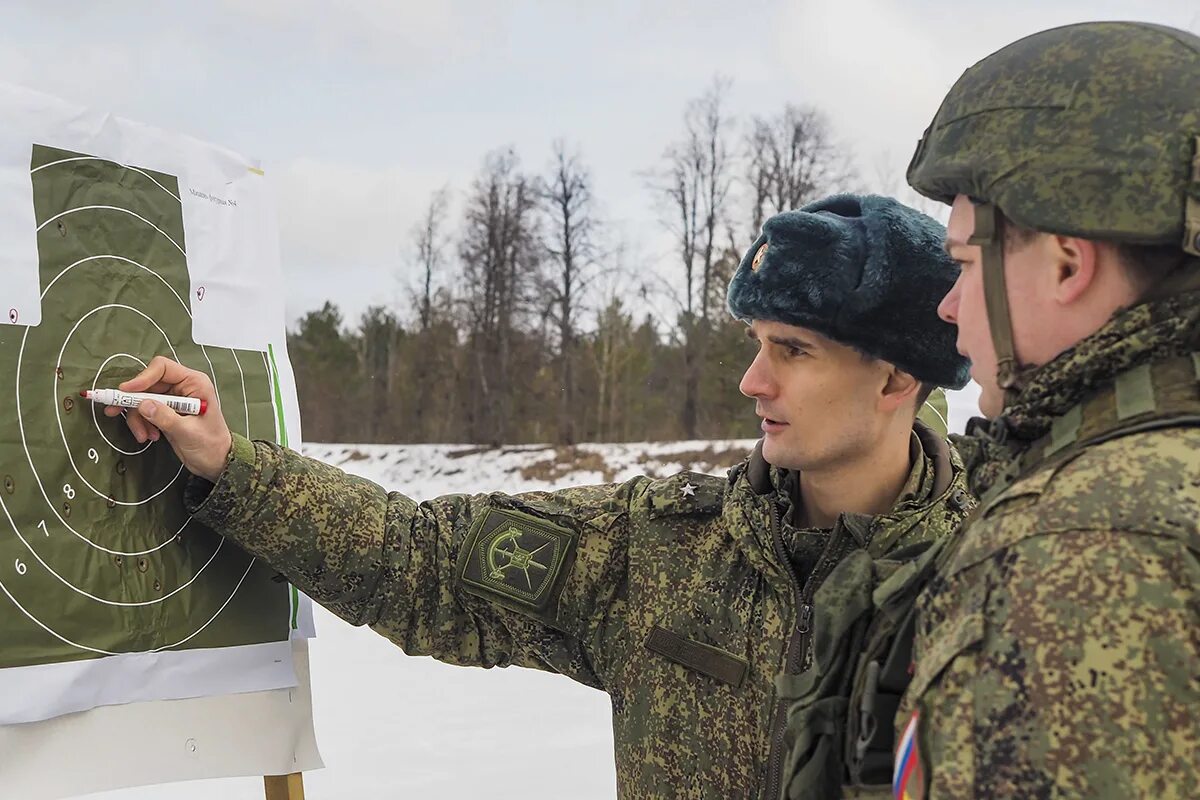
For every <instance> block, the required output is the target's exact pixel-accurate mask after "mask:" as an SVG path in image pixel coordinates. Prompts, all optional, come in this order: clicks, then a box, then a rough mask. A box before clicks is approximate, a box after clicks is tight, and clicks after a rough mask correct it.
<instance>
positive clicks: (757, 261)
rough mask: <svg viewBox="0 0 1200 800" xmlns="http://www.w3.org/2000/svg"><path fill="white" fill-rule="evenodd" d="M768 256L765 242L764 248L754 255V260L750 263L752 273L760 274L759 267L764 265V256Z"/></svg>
mask: <svg viewBox="0 0 1200 800" xmlns="http://www.w3.org/2000/svg"><path fill="white" fill-rule="evenodd" d="M766 254H767V243H766V242H763V244H762V247H760V248H758V252H757V253H755V254H754V260H753V261H751V262H750V271H751V272H758V267H759V265H760V264H762V260H763V256H765V255H766Z"/></svg>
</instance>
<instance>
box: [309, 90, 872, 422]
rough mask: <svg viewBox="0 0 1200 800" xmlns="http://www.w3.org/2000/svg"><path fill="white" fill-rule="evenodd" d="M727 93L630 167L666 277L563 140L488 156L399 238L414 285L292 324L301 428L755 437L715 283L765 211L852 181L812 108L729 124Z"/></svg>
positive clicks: (722, 282) (687, 116)
mask: <svg viewBox="0 0 1200 800" xmlns="http://www.w3.org/2000/svg"><path fill="white" fill-rule="evenodd" d="M729 90H730V87H729V84H728V83H727V82H726V81H723V80H721V79H716V80H714V81H713V83H712V84H711V86H710V87H709V88H708V89H707V90H706V91H705V92H704V93H703V94H702V95H701V96H699V97H697V98H694V99H692V100H690V101H689V102H688V103H687V104H686V106H685V110H684V113H683V118H682V130H681V132H680V135H679V136H678V138H676V139H675V140H674V141H672V142H670V143H669V144H668V145H667V146H666V147H665V148H664V150H663V155H662V157H661V159H660V160H659V162H658V163H657V164H654V165H652V166H650V167H649V168H648V169H646V170H645V171H644V172H643V173H642V174H643V177H644V183H645V186H646V189H647V191H649V192H651V193H652V194H653V196H654V198H655V206H656V208H657V209H658V211H659V217H660V220H659V221H660V223H661V225H662V230H663V232H664V233H665V234H667V235H669V238H670V242H671V249H672V258H671V261H670V263H669V264H668V266H667V268H666V270H665V271H663V270H660V271H659V273H660V274H662V275H663V276H664V277H663V278H662V279H659V280H655V279H653V278H650V277H648V276H650V275H653V274H655V271H654V270H649V269H645V268H642V269H637V268H630V267H629V265H627V264H626V263H625V261H626V260H627V256H626V255H625V254H624V253H623V251H622V248H621V247H620V245H619V244H617V243H614V241H613V238H614V237H613V236H611V235H610V231H609V230H608V229H607V228H606V226H605V224H604V220H603V219H601V217H600V215H599V213H598V211H597V202H596V198H595V196H594V194H593V185H594V182H593V176H592V173H591V172H590V170H589V169H588V167H587V164H586V162H585V161H584V159H583V156H582V155H581V154H580V153H579V152H577V151H575V150H573V149H572V148H570V147H569V146H568V145H567V144H566V143H564V142H563V141H557V142H555V143H554V145H553V149H552V157H551V159H550V163H549V165H548V166H547V167H546V168H545V169H543V170H542V171H540V172H536V171H532V172H531V171H527V170H526V169H525V168H524V166H523V165H522V163H521V161H520V159H519V157H518V155H517V153H516V152H515V150H514V149H513V148H511V147H509V148H501V149H498V150H495V151H493V152H491V153H489V154H488V155H487V156H486V157H485V159H484V161H483V165H482V168H481V169H480V171H479V173H478V174H477V175H476V177H475V178H474V180H473V181H472V183H471V185H470V186H469V187H467V188H466V189H465V192H464V194H463V196H462V204H461V205H462V211H461V214H460V215H458V216H457V217H456V218H455V219H451V218H450V216H449V213H448V212H449V207H450V190H449V188H443V189H441V190H439V191H438V192H436V193H434V195H433V196H432V197H431V198H430V201H429V204H428V206H427V208H426V210H425V213H424V215H423V217H422V219H421V221H420V222H419V223H418V224H417V225H416V226H415V227H414V229H413V231H412V234H411V252H412V258H413V260H414V261H415V264H416V266H417V267H418V268H419V279H418V280H417V281H416V283H415V285H414V286H413V287H412V288H411V290H410V292H409V296H408V298H407V300H406V301H405V303H403V304H402V307H388V306H386V305H378V306H372V307H370V308H368V310H367V311H366V312H365V313H364V314H363V315H362V317H361V318H360V319H359V320H358V321H357V323H356V324H353V325H351V324H349V323H348V322H347V320H345V319H343V317H342V315H341V313H340V312H339V310H338V309H337V307H336V306H335V305H334V304H332V303H328V302H327V303H326V304H325V306H324V307H323V308H322V309H320V310H318V311H311V312H309V313H307V314H306V315H305V316H304V317H302V318H301V319H300V320H299V322H298V323H297V324H296V325H295V326H294V329H293V330H291V331H289V333H288V349H289V354H290V357H291V361H292V364H293V367H294V370H295V374H296V382H297V388H298V391H299V396H300V411H301V417H302V420H303V426H304V438H305V439H306V440H308V441H329V442H336V441H342V442H351V441H352V442H403V443H411V442H474V443H480V444H488V445H498V444H503V443H531V442H552V443H557V444H573V443H576V442H580V441H613V442H616V441H643V440H675V439H713V438H742V437H753V436H755V435H757V422H758V421H757V419H756V418H755V417H754V416H753V414H752V413H751V405H750V402H749V401H748V400H747V399H746V398H744V397H742V396H741V395H740V394H739V392H738V390H737V383H738V379H739V378H740V376H741V374H742V372H743V370H744V369H745V367H746V365H747V364H748V363H749V359H750V357H751V353H752V350H751V349H750V345H748V343H747V341H746V338H745V334H744V326H743V325H742V324H741V323H739V322H737V321H735V320H732V319H731V318H730V317H729V315H728V312H727V311H726V310H725V303H724V295H725V287H726V285H727V283H728V281H729V278H730V276H731V275H732V274H733V271H734V269H736V267H737V265H738V262H739V260H740V258H741V255H742V253H743V252H744V250H745V249H746V248H748V247H749V246H750V244H751V243H752V242H753V240H754V239H755V238H756V237H757V235H758V232H759V229H760V227H761V225H762V222H763V221H764V220H765V219H766V218H768V217H770V216H771V215H773V214H776V213H778V212H780V211H784V210H788V209H793V208H797V207H800V206H802V205H804V204H805V203H808V202H810V201H812V200H815V199H818V198H820V197H822V196H824V195H826V194H829V193H831V192H833V191H844V190H847V189H853V188H854V186H855V184H856V182H857V180H858V178H857V173H856V170H855V168H854V166H853V162H852V159H851V157H850V155H849V153H848V152H847V150H846V148H845V147H844V146H842V145H840V144H839V143H838V142H837V141H836V140H835V138H834V136H833V133H832V129H831V125H830V123H829V120H828V119H827V117H826V116H825V115H824V114H823V113H822V112H821V111H820V110H819V109H816V108H813V107H809V106H802V105H790V104H789V105H786V106H785V107H784V108H783V109H782V110H780V111H779V112H778V113H777V114H775V115H768V116H750V117H749V118H748V119H737V118H735V117H734V116H733V115H732V114H731V113H729V111H728V97H729ZM651 308H658V309H662V308H666V309H669V311H667V312H663V311H653V310H647V309H651ZM348 409H354V411H353V412H349V411H348Z"/></svg>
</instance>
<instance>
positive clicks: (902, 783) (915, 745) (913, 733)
mask: <svg viewBox="0 0 1200 800" xmlns="http://www.w3.org/2000/svg"><path fill="white" fill-rule="evenodd" d="M920 719H921V712H920V711H914V712H913V714H912V717H911V718H910V719H909V720H908V726H907V727H905V729H904V735H903V736H901V737H900V744H899V746H898V747H897V748H896V768H895V772H893V773H892V796H893V797H894V798H895V800H924V798H925V773H924V771H923V769H922V767H921V745H920V742H919V737H918V736H917V729H918V727H919V721H920Z"/></svg>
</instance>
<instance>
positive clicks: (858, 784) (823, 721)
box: [750, 464, 975, 800]
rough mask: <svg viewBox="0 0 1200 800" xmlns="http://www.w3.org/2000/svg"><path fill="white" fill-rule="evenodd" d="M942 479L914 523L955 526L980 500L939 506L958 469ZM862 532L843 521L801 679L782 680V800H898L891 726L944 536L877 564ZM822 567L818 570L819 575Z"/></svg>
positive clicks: (814, 602)
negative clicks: (917, 609) (923, 594)
mask: <svg viewBox="0 0 1200 800" xmlns="http://www.w3.org/2000/svg"><path fill="white" fill-rule="evenodd" d="M937 474H938V476H939V483H938V485H935V487H934V490H933V497H934V498H935V502H932V503H930V504H929V506H927V508H926V510H925V514H924V515H923V516H922V517H921V519H918V520H915V521H914V524H920V523H921V522H922V521H928V520H926V517H927V516H928V515H930V514H945V515H947V517H949V518H951V520H952V521H951V525H950V527H953V526H954V525H955V524H957V523H959V522H961V520H962V519H964V518H965V517H966V515H967V513H968V512H969V511H970V510H971V509H972V508H974V506H975V502H974V499H973V498H971V497H970V495H969V494H967V493H966V492H965V491H963V490H962V489H958V488H956V489H954V490H953V492H952V493H951V496H949V497H948V498H946V499H945V501H944V502H940V500H941V499H942V496H943V495H945V494H946V493H947V492H948V491H949V490H950V487H951V483H952V482H953V471H952V470H951V469H950V467H949V464H946V465H944V468H943V469H939V470H937ZM750 477H751V480H752V483H753V482H754V479H755V476H753V475H751V476H750ZM760 480H761V479H760ZM864 533H865V532H864V531H863V530H861V529H856V524H855V519H854V518H853V517H852V516H850V515H843V517H842V518H840V519H839V524H838V526H837V527H835V528H834V531H833V533H832V534H831V537H830V541H829V544H828V546H827V548H826V552H825V554H824V555H823V556H822V562H825V563H827V564H833V567H832V570H831V571H829V572H828V574H827V575H826V576H825V577H824V579H823V580H822V581H821V582H820V585H819V587H818V588H817V589H816V591H815V593H814V594H813V595H812V597H811V603H810V604H808V605H807V607H808V608H811V614H812V617H811V621H810V622H809V630H810V637H811V638H810V641H809V645H808V648H807V655H806V657H805V660H804V662H803V663H802V664H801V665H800V667H801V668H800V671H799V672H798V673H795V674H782V675H779V676H778V677H777V678H776V682H775V683H776V692H777V695H778V697H779V698H780V700H781V701H782V702H783V703H784V704H785V706H786V715H787V716H786V726H785V729H784V752H785V755H784V762H783V769H782V782H781V786H780V791H779V797H781V798H783V799H784V800H829V798H838V797H890V796H891V780H892V751H893V749H894V748H893V745H894V738H895V732H894V727H893V719H894V717H895V713H896V708H897V707H898V705H899V702H900V697H901V695H902V694H903V692H904V689H905V687H906V686H907V685H908V681H909V664H910V663H911V660H912V625H913V619H912V608H913V605H914V601H915V599H916V596H917V594H918V593H919V591H920V589H921V588H922V586H923V585H924V583H925V581H926V580H927V577H928V575H929V574H930V573H931V564H932V563H933V559H934V557H935V555H936V554H937V553H938V552H939V551H940V549H941V548H942V546H943V544H944V542H945V541H946V537H943V538H942V539H939V540H936V541H935V542H932V543H929V542H926V543H923V544H920V545H915V546H913V547H911V548H906V549H905V550H902V551H893V552H891V553H889V554H887V556H886V557H881V558H873V557H872V556H871V554H870V552H869V549H868V547H867V545H869V541H865V537H864ZM821 569H822V564H821V563H818V565H817V567H816V568H815V569H814V574H817V573H819V572H820V571H821Z"/></svg>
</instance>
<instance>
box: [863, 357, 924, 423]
mask: <svg viewBox="0 0 1200 800" xmlns="http://www.w3.org/2000/svg"><path fill="white" fill-rule="evenodd" d="M848 346H849V347H850V349H851V350H853V351H854V352H856V353H858V356H859V358H861V359H862V360H863V361H864V362H866V363H868V364H870V363H873V362H875V361H881V360H882V359H880V358H876V357H875V356H873V355H871V354H870V353H868V352H867V351H866V350H863V349H862V348H861V347H855V346H854V345H848ZM936 388H937V384H936V383H926V382H925V381H920V385H919V386H918V387H917V404H916V407H915V409H914V413H920V411H921V407H922V406H923V405H925V401H926V400H928V399H929V395H931V394H933V390H934V389H936Z"/></svg>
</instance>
